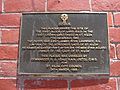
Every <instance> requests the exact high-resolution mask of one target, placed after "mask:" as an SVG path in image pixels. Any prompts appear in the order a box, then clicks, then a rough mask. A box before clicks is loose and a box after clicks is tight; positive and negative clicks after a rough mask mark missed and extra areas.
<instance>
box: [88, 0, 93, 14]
mask: <svg viewBox="0 0 120 90" xmlns="http://www.w3.org/2000/svg"><path fill="white" fill-rule="evenodd" d="M89 5H90V11H91V12H92V0H89Z"/></svg>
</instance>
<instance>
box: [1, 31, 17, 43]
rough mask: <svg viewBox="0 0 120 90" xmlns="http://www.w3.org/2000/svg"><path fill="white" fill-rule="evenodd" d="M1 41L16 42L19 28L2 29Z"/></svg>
mask: <svg viewBox="0 0 120 90" xmlns="http://www.w3.org/2000/svg"><path fill="white" fill-rule="evenodd" d="M1 32H2V37H1V42H2V43H18V39H19V30H2V31H1Z"/></svg>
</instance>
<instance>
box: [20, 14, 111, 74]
mask: <svg viewBox="0 0 120 90" xmlns="http://www.w3.org/2000/svg"><path fill="white" fill-rule="evenodd" d="M18 64H19V65H18V73H19V74H35V75H36V74H40V75H45V74H46V75H63V76H64V75H85V74H87V75H92V74H95V75H97V74H100V75H101V74H109V50H108V30H107V14H106V13H42V14H23V15H22V23H21V32H20V45H19V62H18Z"/></svg>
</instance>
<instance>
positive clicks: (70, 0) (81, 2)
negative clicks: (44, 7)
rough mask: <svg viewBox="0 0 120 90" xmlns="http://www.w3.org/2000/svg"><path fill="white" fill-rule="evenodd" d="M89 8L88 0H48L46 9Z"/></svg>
mask: <svg viewBox="0 0 120 90" xmlns="http://www.w3.org/2000/svg"><path fill="white" fill-rule="evenodd" d="M61 10H63V11H65V10H90V6H89V0H48V11H61Z"/></svg>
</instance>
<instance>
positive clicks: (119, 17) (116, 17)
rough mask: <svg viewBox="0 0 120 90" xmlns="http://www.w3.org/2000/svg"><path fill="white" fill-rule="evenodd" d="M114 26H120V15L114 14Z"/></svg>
mask: <svg viewBox="0 0 120 90" xmlns="http://www.w3.org/2000/svg"><path fill="white" fill-rule="evenodd" d="M114 24H115V26H120V13H118V14H114Z"/></svg>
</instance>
